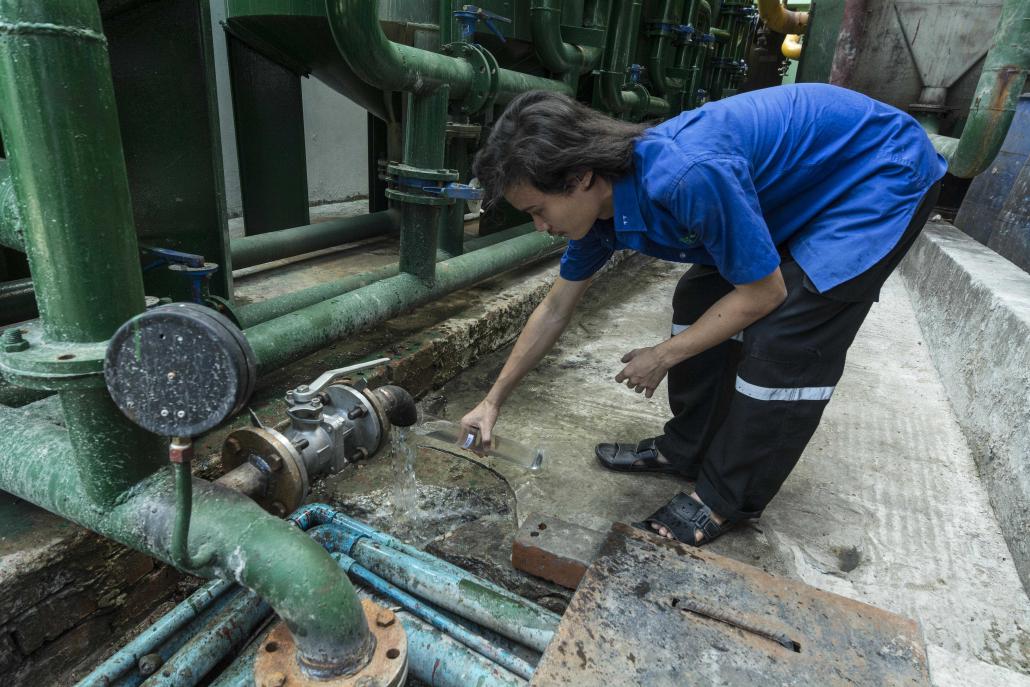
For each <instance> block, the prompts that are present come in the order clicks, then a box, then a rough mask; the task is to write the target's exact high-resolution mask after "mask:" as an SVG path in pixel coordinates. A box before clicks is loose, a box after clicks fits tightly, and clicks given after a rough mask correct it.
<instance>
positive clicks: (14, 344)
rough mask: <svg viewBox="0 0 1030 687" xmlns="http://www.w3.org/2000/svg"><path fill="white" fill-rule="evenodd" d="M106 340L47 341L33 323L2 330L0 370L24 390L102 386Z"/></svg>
mask: <svg viewBox="0 0 1030 687" xmlns="http://www.w3.org/2000/svg"><path fill="white" fill-rule="evenodd" d="M106 353H107V342H106V341H96V342H90V343H72V342H68V341H49V340H48V339H46V337H45V336H44V333H43V330H42V328H41V327H40V326H39V325H38V324H37V323H27V324H23V325H19V326H18V327H12V328H10V329H7V330H4V332H3V338H2V340H0V372H3V374H4V376H6V377H7V378H8V379H9V380H10V381H11V383H12V384H16V385H17V386H22V387H25V388H28V389H40V390H43V391H62V390H64V389H89V388H96V387H102V386H104V376H103V375H104V356H105V355H106Z"/></svg>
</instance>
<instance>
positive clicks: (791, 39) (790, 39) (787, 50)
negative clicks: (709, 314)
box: [780, 33, 801, 60]
mask: <svg viewBox="0 0 1030 687" xmlns="http://www.w3.org/2000/svg"><path fill="white" fill-rule="evenodd" d="M780 52H782V53H783V56H784V57H787V58H790V59H792V60H799V59H801V36H799V35H797V34H796V33H788V34H787V36H786V38H784V39H783V45H782V46H781V47H780Z"/></svg>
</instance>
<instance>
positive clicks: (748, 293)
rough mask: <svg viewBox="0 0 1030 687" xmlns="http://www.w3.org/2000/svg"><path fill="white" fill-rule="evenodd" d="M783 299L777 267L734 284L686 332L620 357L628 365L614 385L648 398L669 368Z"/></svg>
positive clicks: (741, 326) (724, 337)
mask: <svg viewBox="0 0 1030 687" xmlns="http://www.w3.org/2000/svg"><path fill="white" fill-rule="evenodd" d="M786 298H787V287H786V285H785V284H784V283H783V274H782V273H781V272H780V268H779V267H777V268H776V269H775V270H774V271H773V273H772V274H770V275H769V276H767V277H765V278H763V279H759V280H758V281H755V282H751V283H750V284H738V285H736V286H735V287H734V289H733V290H732V291H730V292H729V293H728V294H726V295H725V296H723V297H722V298H720V299H719V300H718V301H716V302H715V303H714V304H713V305H712V307H710V308H708V310H706V311H705V312H704V314H702V315H701V317H699V318H698V319H697V322H695V323H694V324H692V325H691V326H690V327H689V328H688V329H686V330H684V331H682V332H680V333H679V334H677V335H676V336H674V337H672V338H670V339H667V340H665V341H663V342H662V343H660V344H658V345H657V346H653V347H650V348H636V349H634V350H632V351H630V352H629V353H627V354H626V355H624V356H623V357H622V362H624V363H628V364H627V365H626V367H624V368H623V370H622V372H620V373H619V374H617V375H615V381H616V382H619V383H620V384H621V383H622V382H626V386H628V387H629V388H631V389H634V390H635V391H636V392H637V393H641V392H643V393H644V394H645V395H646V396H647V397H648V398H651V395H652V394H653V393H654V390H655V388H657V387H658V385H659V384H660V383H661V381H662V379H664V378H665V375H666V373H667V372H668V371H669V368H671V367H672V366H674V365H676V364H677V363H680V362H682V361H684V360H686V359H687V358H692V357H694V356H695V355H697V354H698V353H701V352H703V351H707V350H708V349H709V348H711V347H712V346H716V345H718V344H720V343H722V342H723V341H726V340H727V339H729V338H730V337H731V336H733V335H734V334H736V333H737V332H739V331H741V330H742V329H744V328H745V327H747V326H749V325H751V324H753V323H755V322H757V321H758V320H760V319H762V318H763V317H765V316H766V315H768V314H769V313H771V312H772V311H773V310H775V309H776V308H778V307H779V306H780V304H781V303H783V301H784V300H785V299H786Z"/></svg>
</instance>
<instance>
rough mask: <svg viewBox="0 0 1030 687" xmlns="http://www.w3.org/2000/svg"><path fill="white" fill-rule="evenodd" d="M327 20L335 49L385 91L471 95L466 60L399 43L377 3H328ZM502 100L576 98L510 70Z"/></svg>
mask: <svg viewBox="0 0 1030 687" xmlns="http://www.w3.org/2000/svg"><path fill="white" fill-rule="evenodd" d="M325 9H326V17H327V18H328V20H329V28H330V30H331V31H332V34H333V40H335V41H336V47H337V49H338V50H339V51H340V54H341V55H342V56H343V59H344V60H345V61H346V62H347V64H348V65H349V66H350V68H351V69H352V70H353V71H354V73H355V74H357V75H358V77H360V78H361V79H362V80H363V81H365V82H366V83H368V84H371V85H372V86H375V87H376V88H381V89H383V90H384V91H407V92H411V93H425V92H429V91H433V90H436V89H437V88H439V87H440V86H442V85H445V84H446V85H448V86H450V89H451V90H450V97H451V98H454V99H461V98H464V97H465V96H466V95H468V93H469V91H470V90H471V89H472V85H473V81H474V80H475V78H476V74H475V73H474V72H475V70H474V68H473V66H472V64H471V63H469V62H467V61H466V60H463V59H459V58H455V57H448V56H447V55H441V54H439V53H435V52H429V51H428V50H420V49H419V48H413V47H410V46H407V45H402V44H400V43H394V42H393V41H391V40H390V39H389V38H387V36H386V34H385V33H384V32H383V28H382V26H380V24H379V2H378V1H377V0H326V3H325ZM497 80H498V83H497V91H498V94H497V100H498V101H500V102H506V101H507V100H510V99H511V98H512V97H513V96H515V95H517V94H519V93H523V92H525V91H535V90H545V91H560V92H562V93H568V94H570V95H571V94H572V89H571V87H570V86H568V85H567V84H564V83H562V82H560V81H554V80H552V79H544V78H541V77H539V76H531V75H529V74H522V73H521V72H514V71H511V70H509V69H498V70H497Z"/></svg>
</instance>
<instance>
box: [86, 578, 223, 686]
mask: <svg viewBox="0 0 1030 687" xmlns="http://www.w3.org/2000/svg"><path fill="white" fill-rule="evenodd" d="M240 592H241V590H240V589H239V588H235V589H230V590H229V591H228V592H226V593H225V594H222V595H221V596H220V597H218V598H217V599H215V602H214V603H213V604H211V605H210V606H208V607H207V609H206V610H205V611H204V612H203V613H201V614H200V615H198V616H197V617H196V618H194V619H193V620H191V621H190V622H188V623H186V625H184V626H183V627H182V628H181V629H180V630H179V631H178V632H176V633H175V634H173V635H172V636H171V637H169V638H168V641H166V642H165V643H164V644H162V645H161V646H159V647H158V648H157V649H155V650H154V651H153V652H152V653H154V654H156V655H158V656H160V657H161V662H160V663H159V664H158V668H160V667H161V666H163V665H164V664H165V663H167V662H168V660H169V659H170V658H171V657H172V656H174V655H175V654H176V653H177V652H178V651H179V650H180V649H182V647H184V646H185V645H186V643H187V642H188V641H190V638H192V637H193V636H194V635H195V634H197V633H198V632H203V631H204V628H205V627H207V625H208V623H210V622H211V620H212V619H213V618H214V617H215V616H216V615H218V614H219V613H221V612H222V609H224V608H225V607H226V606H227V605H228V604H229V603H231V602H232V601H233V600H234V599H236V598H237V597H238V596H239V595H240ZM154 672H155V671H154V670H151V671H150V672H149V673H146V674H143V672H142V671H141V670H140V666H139V665H138V664H137V669H136V670H131V671H129V672H128V673H126V674H125V675H123V676H122V677H121V678H119V679H118V680H116V681H115V682H113V683H111V684H110V685H109V686H106V687H140V685H142V684H143V683H144V682H145V681H146V680H147V678H149V677H150V676H151V675H153V673H154Z"/></svg>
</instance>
